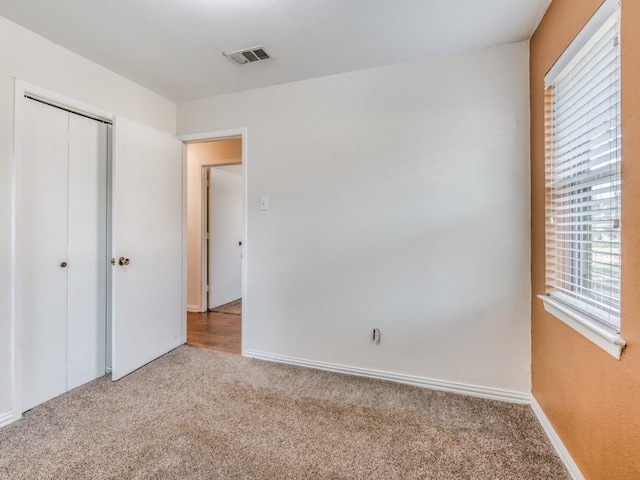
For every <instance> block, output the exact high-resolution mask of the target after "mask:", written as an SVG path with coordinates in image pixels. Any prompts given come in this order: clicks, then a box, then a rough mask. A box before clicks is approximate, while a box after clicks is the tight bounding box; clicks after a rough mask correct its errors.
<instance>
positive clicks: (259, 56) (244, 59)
mask: <svg viewBox="0 0 640 480" xmlns="http://www.w3.org/2000/svg"><path fill="white" fill-rule="evenodd" d="M223 55H224V56H225V57H227V58H230V59H231V60H233V61H234V62H236V63H237V64H238V65H244V64H245V63H253V62H259V61H261V60H267V59H269V58H271V54H270V53H269V52H268V51H267V49H266V48H264V45H258V46H257V47H250V48H243V49H242V50H235V51H233V52H224V53H223Z"/></svg>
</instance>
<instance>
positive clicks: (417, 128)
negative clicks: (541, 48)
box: [178, 42, 530, 392]
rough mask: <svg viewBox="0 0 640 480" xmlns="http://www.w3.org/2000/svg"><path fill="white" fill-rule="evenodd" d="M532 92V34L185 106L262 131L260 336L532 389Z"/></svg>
mask: <svg viewBox="0 0 640 480" xmlns="http://www.w3.org/2000/svg"><path fill="white" fill-rule="evenodd" d="M528 88H529V84H528V44H527V43H526V42H525V43H518V44H512V45H508V46H503V47H498V48H491V49H485V50H480V51H474V52H470V53H467V54H463V55H456V56H451V57H446V58H441V59H438V60H431V61H421V62H412V63H405V64H398V65H394V66H388V67H383V68H375V69H370V70H364V71H359V72H354V73H349V74H342V75H336V76H331V77H324V78H319V79H314V80H307V81H302V82H297V83H291V84H285V85H279V86H274V87H268V88H264V89H258V90H251V91H246V92H242V93H238V94H230V95H224V96H218V97H210V98H206V99H201V100H196V101H191V102H185V103H182V104H179V105H178V130H179V132H180V133H182V134H187V133H195V132H200V131H209V130H222V129H227V128H236V127H247V128H248V163H247V168H248V237H247V248H248V250H247V256H248V272H247V275H248V278H247V282H248V298H247V300H248V306H247V308H248V311H249V318H248V332H247V334H248V336H247V337H246V340H247V343H246V344H245V347H248V348H249V349H252V350H258V351H263V352H268V353H272V354H279V355H286V356H291V357H297V358H303V359H309V360H314V361H324V362H331V363H336V364H342V365H348V366H355V367H362V368H370V369H380V370H386V371H391V372H397V373H405V374H413V375H419V376H424V377H428V378H432V379H440V380H447V381H453V382H461V383H467V384H473V385H481V386H488V387H495V388H502V389H510V390H514V391H520V392H528V391H529V390H530V334H529V331H530V319H529V316H530V314H529V311H530V293H529V263H530V247H529V177H528V173H529V153H528V149H529V148H528V146H529V136H528V135H529V107H528V105H529V99H528ZM261 196H269V210H268V211H266V212H263V211H260V208H259V205H260V197H261ZM373 327H377V328H380V329H381V331H382V343H381V345H380V346H375V345H373V344H372V343H371V342H370V338H369V337H370V331H371V328H373Z"/></svg>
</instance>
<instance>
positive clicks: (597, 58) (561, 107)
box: [546, 2, 621, 329]
mask: <svg viewBox="0 0 640 480" xmlns="http://www.w3.org/2000/svg"><path fill="white" fill-rule="evenodd" d="M611 4H612V2H607V5H608V7H609V11H607V12H606V13H607V14H606V16H605V17H604V18H602V17H603V15H602V14H600V15H599V16H598V18H597V21H598V25H597V26H596V27H594V25H593V22H590V24H589V25H587V27H585V31H588V38H585V35H583V34H581V35H579V37H578V38H577V39H576V41H578V40H580V42H581V45H579V46H578V47H576V46H575V45H572V46H571V47H569V49H568V50H567V52H566V53H568V54H570V55H571V56H570V58H564V57H565V56H564V55H563V58H561V59H560V61H559V65H560V67H561V68H558V64H557V65H556V67H554V69H555V71H554V70H552V72H550V75H551V74H552V73H553V76H552V77H551V78H549V76H548V77H547V99H546V100H547V101H546V122H547V123H546V126H547V128H546V137H547V138H546V142H547V148H546V156H547V164H546V169H547V170H546V175H547V177H546V178H547V228H546V245H547V251H546V254H547V289H548V293H549V294H550V295H552V296H553V297H555V298H558V299H559V300H562V301H564V302H566V303H568V304H570V305H571V306H572V307H574V308H577V309H578V310H581V311H583V312H584V313H587V314H588V315H590V316H591V317H593V318H595V319H596V320H598V321H600V322H603V323H606V324H608V325H610V326H612V327H614V328H615V329H619V326H620V265H621V264H620V254H621V251H620V242H621V235H620V229H621V225H620V193H621V191H620V189H621V181H620V163H621V134H620V113H621V112H620V83H621V82H620V80H621V76H620V9H619V6H618V5H617V4H614V8H611ZM574 43H575V42H574Z"/></svg>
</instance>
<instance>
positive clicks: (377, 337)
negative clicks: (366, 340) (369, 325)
mask: <svg viewBox="0 0 640 480" xmlns="http://www.w3.org/2000/svg"><path fill="white" fill-rule="evenodd" d="M371 340H373V343H375V344H376V345H380V329H379V328H374V329H373V332H372V336H371Z"/></svg>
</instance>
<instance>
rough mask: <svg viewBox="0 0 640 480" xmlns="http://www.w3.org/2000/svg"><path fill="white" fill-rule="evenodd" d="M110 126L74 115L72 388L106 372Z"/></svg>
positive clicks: (71, 165) (69, 370) (69, 337)
mask: <svg viewBox="0 0 640 480" xmlns="http://www.w3.org/2000/svg"><path fill="white" fill-rule="evenodd" d="M107 128H108V127H107V125H105V124H104V123H102V122H98V121H95V120H91V119H89V118H85V117H82V116H80V115H75V114H70V116H69V221H68V224H69V242H68V257H69V267H68V278H69V287H68V288H69V309H68V319H67V389H69V390H70V389H72V388H75V387H77V386H79V385H82V384H84V383H86V382H89V381H91V380H93V379H95V378H97V377H100V376H102V375H104V374H105V351H106V345H105V340H106V331H105V329H106V300H107V299H106V282H107V267H106V262H107V230H106V221H107V152H108V150H107V141H108V131H107Z"/></svg>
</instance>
